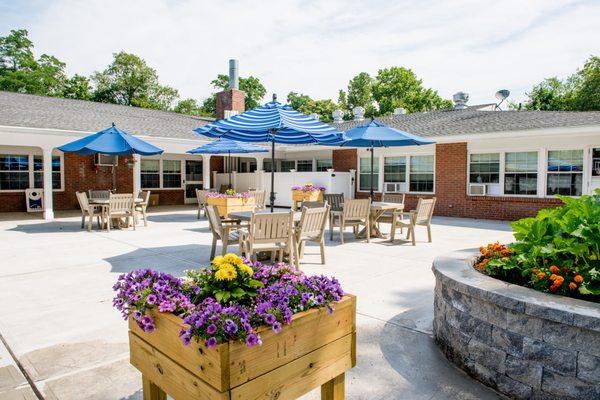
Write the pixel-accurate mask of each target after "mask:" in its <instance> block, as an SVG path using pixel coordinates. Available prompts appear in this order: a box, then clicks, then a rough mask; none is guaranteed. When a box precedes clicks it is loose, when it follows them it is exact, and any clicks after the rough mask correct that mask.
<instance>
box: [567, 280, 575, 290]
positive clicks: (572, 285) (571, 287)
mask: <svg viewBox="0 0 600 400" xmlns="http://www.w3.org/2000/svg"><path fill="white" fill-rule="evenodd" d="M569 289H571V290H575V289H577V284H576V283H575V282H571V283H569Z"/></svg>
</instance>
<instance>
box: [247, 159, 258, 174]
mask: <svg viewBox="0 0 600 400" xmlns="http://www.w3.org/2000/svg"><path fill="white" fill-rule="evenodd" d="M255 171H256V161H250V164H249V167H248V172H255Z"/></svg>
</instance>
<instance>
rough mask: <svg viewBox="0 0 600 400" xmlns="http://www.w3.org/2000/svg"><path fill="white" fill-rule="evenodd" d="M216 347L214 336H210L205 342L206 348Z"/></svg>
mask: <svg viewBox="0 0 600 400" xmlns="http://www.w3.org/2000/svg"><path fill="white" fill-rule="evenodd" d="M216 345H217V338H216V337H214V336H211V337H209V338H208V340H207V341H206V347H215V346H216Z"/></svg>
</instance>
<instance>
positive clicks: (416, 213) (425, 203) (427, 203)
mask: <svg viewBox="0 0 600 400" xmlns="http://www.w3.org/2000/svg"><path fill="white" fill-rule="evenodd" d="M434 207H435V197H434V198H431V199H423V198H419V202H418V203H417V208H415V209H414V210H411V211H409V212H400V211H396V212H394V216H393V219H392V231H391V235H390V242H393V241H394V238H395V234H396V229H397V228H403V227H405V228H408V233H407V234H406V240H408V239H411V241H412V245H413V246H414V245H415V226H417V225H422V226H426V227H427V238H428V239H429V242H431V217H432V215H433V209H434ZM402 216H408V220H407V221H405V220H404V219H402Z"/></svg>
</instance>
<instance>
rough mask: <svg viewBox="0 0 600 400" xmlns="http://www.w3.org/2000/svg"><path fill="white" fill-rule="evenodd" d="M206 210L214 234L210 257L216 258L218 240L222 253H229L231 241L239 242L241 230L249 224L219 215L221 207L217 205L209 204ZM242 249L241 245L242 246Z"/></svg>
mask: <svg viewBox="0 0 600 400" xmlns="http://www.w3.org/2000/svg"><path fill="white" fill-rule="evenodd" d="M204 212H205V213H206V217H207V218H208V226H209V227H210V230H211V232H212V235H213V241H212V246H211V249H210V259H211V260H212V259H213V258H215V252H216V250H217V242H218V241H219V240H220V241H221V254H222V255H225V254H227V247H228V246H229V244H230V243H237V242H238V241H239V239H240V232H239V231H240V230H241V229H243V228H245V227H247V226H248V225H242V224H240V221H237V220H224V219H222V218H221V216H220V215H219V209H218V208H217V206H215V205H211V204H207V205H206V206H205V207H204ZM240 251H241V247H240Z"/></svg>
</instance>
